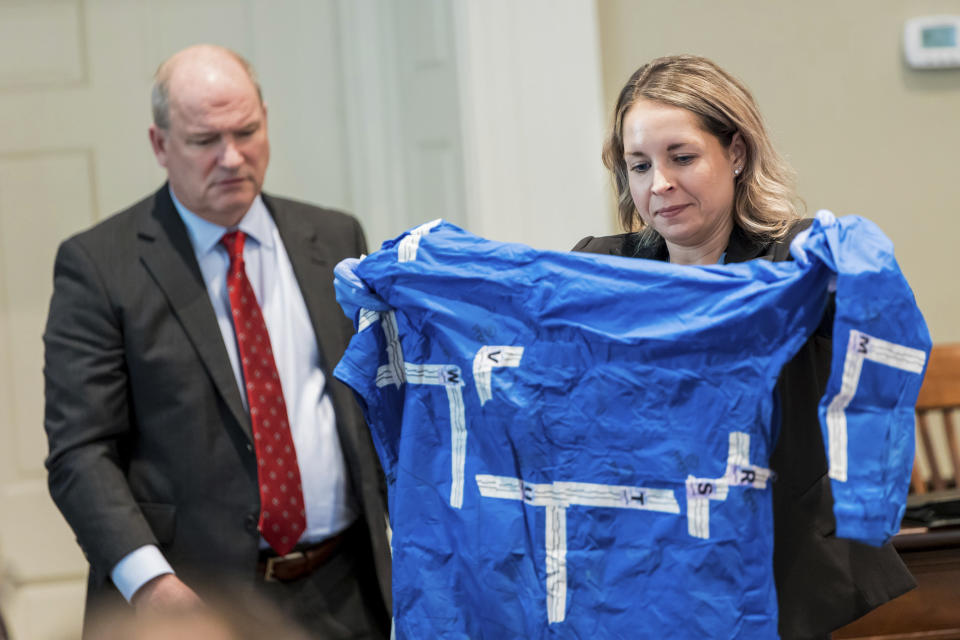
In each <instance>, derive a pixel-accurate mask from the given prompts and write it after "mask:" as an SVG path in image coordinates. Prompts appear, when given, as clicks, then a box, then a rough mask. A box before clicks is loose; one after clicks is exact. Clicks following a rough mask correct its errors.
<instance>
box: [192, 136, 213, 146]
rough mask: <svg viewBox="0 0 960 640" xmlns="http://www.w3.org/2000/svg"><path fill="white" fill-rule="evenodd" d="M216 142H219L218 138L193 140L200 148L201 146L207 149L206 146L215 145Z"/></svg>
mask: <svg viewBox="0 0 960 640" xmlns="http://www.w3.org/2000/svg"><path fill="white" fill-rule="evenodd" d="M216 141H217V139H216V138H194V139H193V144H195V145H198V146H201V147H206V146H209V145H211V144H213V143H214V142H216Z"/></svg>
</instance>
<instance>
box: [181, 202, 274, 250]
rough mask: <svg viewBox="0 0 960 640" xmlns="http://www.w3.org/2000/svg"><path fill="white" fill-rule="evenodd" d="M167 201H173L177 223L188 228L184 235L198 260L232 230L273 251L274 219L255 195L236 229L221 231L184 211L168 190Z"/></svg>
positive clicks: (192, 213) (193, 214)
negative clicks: (177, 218) (180, 222)
mask: <svg viewBox="0 0 960 640" xmlns="http://www.w3.org/2000/svg"><path fill="white" fill-rule="evenodd" d="M170 197H171V198H172V199H173V206H174V207H175V208H176V209H177V213H179V214H180V219H181V220H183V224H184V225H186V227H187V233H188V234H189V236H190V243H191V244H192V245H193V250H194V251H195V252H196V254H197V255H198V256H204V255H206V254H208V253H209V252H210V251H212V250H213V248H214V247H216V246H217V244H218V243H219V242H220V238H222V237H223V234H224V233H226V232H227V231H233V230H235V229H237V230H240V231H243V233H244V234H246V235H247V236H248V237H249V238H251V239H253V240H255V241H256V242H257V244H259V245H260V246H261V247H264V248H266V249H273V233H272V230H273V227H274V226H275V225H274V224H273V219H272V218H271V217H270V212H269V211H267V205H265V204H264V203H263V198H261V197H260V195H259V194H257V197H256V198H254V200H253V204H251V205H250V209H249V210H248V211H247V212H246V213H245V214H244V215H243V218H241V219H240V223H239V224H237V225H236V226H235V227H224V226H221V225H219V224H216V223H214V222H210V221H209V220H206V219H204V218H201V217H200V216H198V215H197V214H195V213H194V212H192V211H190V210H189V209H187V208H186V207H185V206H183V204H182V203H181V202H180V201H179V200H177V196H176V195H174V193H173V189H170Z"/></svg>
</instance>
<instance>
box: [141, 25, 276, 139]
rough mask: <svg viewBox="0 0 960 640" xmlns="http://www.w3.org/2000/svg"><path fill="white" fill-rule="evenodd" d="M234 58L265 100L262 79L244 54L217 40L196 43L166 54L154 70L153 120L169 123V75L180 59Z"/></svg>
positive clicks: (164, 125)
mask: <svg viewBox="0 0 960 640" xmlns="http://www.w3.org/2000/svg"><path fill="white" fill-rule="evenodd" d="M218 60H219V61H224V62H225V61H229V60H232V61H233V62H235V63H236V64H237V65H239V67H240V68H241V69H243V71H244V73H245V74H246V76H247V78H248V79H249V80H250V83H251V84H253V87H254V88H255V89H256V90H257V97H258V98H259V99H260V102H261V103H263V91H262V89H261V88H260V82H259V80H257V72H256V71H254V69H253V65H251V64H250V61H249V60H247V59H246V58H244V57H243V56H241V55H240V54H239V53H237V52H236V51H233V50H231V49H227V48H226V47H221V46H218V45H215V44H197V45H194V46H192V47H187V48H186V49H183V50H181V51H178V52H177V53H175V54H173V55H172V56H170V57H169V58H167V59H166V60H165V61H164V62H163V63H162V64H161V65H160V66H159V67H158V68H157V72H156V73H154V74H153V91H151V93H150V105H151V107H152V109H153V123H154V124H155V125H157V126H158V127H160V128H161V129H168V128H169V127H170V76H171V75H173V72H174V70H175V69H176V68H177V66H178V65H179V64H181V63H185V64H188V65H189V64H191V63H192V64H194V65H196V64H199V63H203V62H204V61H206V62H207V63H208V64H209V63H214V62H216V61H218Z"/></svg>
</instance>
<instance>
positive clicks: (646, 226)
mask: <svg viewBox="0 0 960 640" xmlns="http://www.w3.org/2000/svg"><path fill="white" fill-rule="evenodd" d="M603 161H604V164H605V165H606V166H607V168H608V169H610V171H611V172H612V174H613V178H614V182H615V184H616V189H617V196H618V210H619V217H620V223H621V225H622V226H623V228H624V230H625V231H626V233H623V234H620V235H616V236H608V237H602V238H595V237H587V238H584V239H583V240H581V241H580V242H579V243H577V245H576V246H575V247H574V250H575V251H587V252H593V253H605V254H614V255H622V256H632V257H639V258H648V259H654V260H663V261H669V262H673V263H677V264H700V265H703V264H716V263H730V262H743V261H746V260H751V259H754V258H763V259H767V260H788V259H789V256H790V254H789V246H790V241H791V240H792V239H793V237H794V236H796V234H797V233H799V232H800V231H801V230H803V229H805V228H806V227H807V226H809V224H810V221H809V220H805V219H802V218H801V209H802V202H801V201H800V200H799V198H798V197H797V196H796V194H795V191H794V187H793V172H792V170H791V169H790V167H789V166H788V165H787V164H786V163H785V162H784V160H783V159H782V158H781V157H780V156H779V154H778V153H777V152H776V150H775V149H774V148H773V145H772V144H771V142H770V139H769V137H768V135H767V132H766V130H765V128H764V125H763V120H762V118H761V116H760V112H759V110H758V109H757V105H756V103H755V101H754V99H753V97H752V96H751V94H750V92H749V90H748V89H747V88H746V87H745V86H744V85H743V84H742V83H740V82H739V81H738V80H737V79H736V78H734V77H733V76H731V75H730V74H729V73H727V72H726V71H724V70H723V69H721V68H720V67H718V66H717V65H716V64H715V63H713V62H711V61H710V60H707V59H705V58H700V57H695V56H669V57H664V58H657V59H656V60H653V61H651V62H650V63H648V64H646V65H644V66H642V67H640V68H639V69H637V71H636V72H634V74H633V75H632V76H631V77H630V79H629V80H628V81H627V83H626V84H625V85H624V87H623V89H622V90H621V91H620V96H619V98H618V100H617V104H616V108H615V110H614V117H613V124H612V127H611V132H610V136H609V138H608V140H607V142H606V144H605V146H604V150H603ZM831 314H832V308H831V309H830V310H828V312H827V317H825V318H824V321H823V323H822V325H821V329H820V330H819V331H818V332H817V334H815V335H814V336H813V337H811V338H810V340H809V341H808V342H807V343H806V344H805V345H804V347H803V348H802V349H801V350H800V352H799V353H798V354H797V355H796V356H795V357H794V359H793V360H792V361H791V362H790V363H789V364H788V365H787V366H786V367H784V369H783V371H782V372H781V375H780V379H779V382H778V385H777V396H778V398H777V402H776V406H778V407H779V411H780V425H781V426H780V434H779V439H778V441H777V444H776V448H775V449H774V452H773V455H772V457H771V460H770V464H771V466H772V467H773V469H774V471H776V473H777V480H776V482H774V483H773V504H774V506H773V509H774V558H773V566H774V577H775V581H776V586H777V599H778V605H779V616H780V622H779V630H780V635H781V636H782V637H783V638H791V639H807V638H828V637H829V634H830V631H832V630H834V629H836V628H838V627H840V626H843V625H844V624H846V623H847V622H850V621H852V620H854V619H856V618H858V617H860V616H862V615H863V614H865V613H867V612H868V611H869V610H871V609H873V608H875V607H877V606H879V605H880V604H882V603H884V602H886V601H887V600H890V599H891V598H894V597H896V596H898V595H900V594H901V593H903V592H905V591H907V590H909V589H911V588H912V587H913V586H914V581H913V579H912V577H911V575H910V573H909V572H908V571H907V570H906V568H905V567H904V566H903V563H902V562H901V561H900V559H899V556H898V555H897V553H896V551H895V550H894V549H893V547H892V546H891V545H889V544H888V545H886V546H885V547H883V548H880V549H877V548H873V547H870V546H867V545H863V544H860V543H857V542H853V541H850V540H843V539H839V538H836V537H834V536H833V526H834V522H833V511H832V507H833V505H832V498H831V493H830V483H829V479H828V477H827V463H826V456H825V454H824V448H823V440H822V437H821V433H820V425H819V420H818V417H817V405H818V403H819V401H820V398H821V397H822V396H823V393H824V389H825V385H826V382H827V378H828V376H829V373H830V353H831V339H830V330H831V327H832V317H831Z"/></svg>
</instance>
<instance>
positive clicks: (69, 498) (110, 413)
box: [43, 238, 157, 576]
mask: <svg viewBox="0 0 960 640" xmlns="http://www.w3.org/2000/svg"><path fill="white" fill-rule="evenodd" d="M43 341H44V349H45V352H44V380H45V394H46V397H45V416H44V427H45V429H46V432H47V437H48V439H49V455H48V457H47V460H46V466H47V470H48V472H49V476H48V483H49V488H50V493H51V495H52V497H53V499H54V501H55V502H56V504H57V506H58V507H59V509H60V511H61V512H62V513H63V515H64V517H65V518H66V520H67V522H68V523H69V524H70V526H71V527H72V528H73V531H74V533H75V534H76V536H77V541H78V542H79V544H80V547H81V549H82V550H83V552H84V554H85V555H86V556H87V560H88V561H89V562H90V565H91V568H92V570H93V571H94V572H96V573H98V574H99V575H100V576H105V575H108V574H109V572H110V570H111V569H112V568H113V566H114V565H115V564H116V562H118V561H119V560H120V559H121V558H122V557H123V556H125V555H126V554H127V553H129V552H130V551H132V550H134V549H136V548H138V547H140V546H142V545H145V544H157V541H156V539H155V537H154V535H153V534H152V532H151V530H150V527H149V526H148V524H147V522H146V520H145V518H144V516H143V514H142V512H141V510H140V508H139V507H138V505H137V503H136V501H135V500H134V497H133V495H132V493H131V491H130V487H129V484H128V483H127V480H126V475H125V472H126V467H127V466H128V461H127V458H126V457H125V455H124V450H125V448H126V447H125V444H126V443H127V442H128V441H129V436H130V434H131V431H132V428H133V427H132V424H131V422H132V417H131V407H130V404H129V400H128V398H129V390H128V375H127V370H126V364H125V357H124V344H123V324H122V318H121V317H119V315H118V314H117V313H115V312H114V310H113V306H112V304H111V300H110V295H109V291H108V288H107V286H106V284H105V282H104V278H103V277H102V271H99V270H98V269H97V266H96V265H95V262H94V259H93V258H92V253H91V251H89V250H88V249H87V248H86V247H85V246H84V245H83V244H82V243H81V242H80V241H79V240H78V239H77V238H74V239H71V240H68V241H66V242H65V243H64V244H63V245H61V247H60V250H59V251H58V253H57V258H56V263H55V266H54V292H53V298H52V300H51V303H50V313H49V315H48V318H47V326H46V330H45V332H44V336H43Z"/></svg>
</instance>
